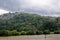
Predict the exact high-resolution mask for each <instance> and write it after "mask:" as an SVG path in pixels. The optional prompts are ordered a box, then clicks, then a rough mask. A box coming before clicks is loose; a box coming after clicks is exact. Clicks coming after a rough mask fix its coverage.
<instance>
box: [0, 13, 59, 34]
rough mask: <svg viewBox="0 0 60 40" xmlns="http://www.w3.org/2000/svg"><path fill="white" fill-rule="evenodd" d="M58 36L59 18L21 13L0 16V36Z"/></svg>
mask: <svg viewBox="0 0 60 40" xmlns="http://www.w3.org/2000/svg"><path fill="white" fill-rule="evenodd" d="M50 33H51V34H53V33H56V34H60V18H59V17H57V18H55V17H46V16H40V15H36V14H28V13H23V12H20V13H19V12H15V13H8V14H4V15H0V35H33V34H50Z"/></svg>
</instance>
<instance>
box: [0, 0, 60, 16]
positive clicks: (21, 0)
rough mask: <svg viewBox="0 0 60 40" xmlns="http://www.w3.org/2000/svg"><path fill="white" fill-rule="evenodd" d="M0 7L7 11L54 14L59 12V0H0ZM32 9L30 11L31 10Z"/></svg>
mask: <svg viewBox="0 0 60 40" xmlns="http://www.w3.org/2000/svg"><path fill="white" fill-rule="evenodd" d="M0 8H1V9H5V10H8V11H26V12H27V11H29V12H40V13H41V14H42V13H48V15H50V14H51V13H53V14H54V15H56V14H59V13H60V0H0ZM31 10H32V11H31Z"/></svg>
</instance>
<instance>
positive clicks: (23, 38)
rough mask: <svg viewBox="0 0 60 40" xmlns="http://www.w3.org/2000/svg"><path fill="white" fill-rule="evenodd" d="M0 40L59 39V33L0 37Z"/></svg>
mask: <svg viewBox="0 0 60 40" xmlns="http://www.w3.org/2000/svg"><path fill="white" fill-rule="evenodd" d="M0 40H60V34H51V35H47V36H46V39H45V35H31V36H29V35H28V36H27V35H25V36H10V37H0Z"/></svg>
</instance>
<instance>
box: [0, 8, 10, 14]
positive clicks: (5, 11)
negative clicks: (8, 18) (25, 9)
mask: <svg viewBox="0 0 60 40" xmlns="http://www.w3.org/2000/svg"><path fill="white" fill-rule="evenodd" d="M8 12H9V11H7V10H3V9H0V15H2V14H4V13H8Z"/></svg>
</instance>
